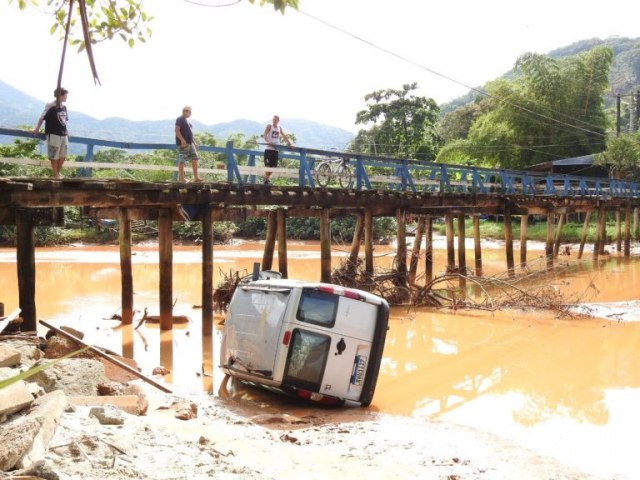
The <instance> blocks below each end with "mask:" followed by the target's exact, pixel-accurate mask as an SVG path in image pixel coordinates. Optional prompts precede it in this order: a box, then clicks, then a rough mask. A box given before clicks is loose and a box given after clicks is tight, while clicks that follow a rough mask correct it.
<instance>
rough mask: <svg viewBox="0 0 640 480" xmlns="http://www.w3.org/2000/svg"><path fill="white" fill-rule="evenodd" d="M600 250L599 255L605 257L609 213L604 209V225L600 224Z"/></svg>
mask: <svg viewBox="0 0 640 480" xmlns="http://www.w3.org/2000/svg"><path fill="white" fill-rule="evenodd" d="M600 229H601V232H600V243H599V245H600V248H599V250H598V253H599V254H600V255H604V251H605V250H604V247H605V245H606V244H607V240H608V239H607V211H606V210H605V209H604V207H603V209H602V223H601V224H600Z"/></svg>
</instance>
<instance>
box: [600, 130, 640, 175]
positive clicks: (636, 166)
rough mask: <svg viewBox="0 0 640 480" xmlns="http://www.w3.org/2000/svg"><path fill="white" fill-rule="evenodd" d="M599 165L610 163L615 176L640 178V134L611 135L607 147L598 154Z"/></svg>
mask: <svg viewBox="0 0 640 480" xmlns="http://www.w3.org/2000/svg"><path fill="white" fill-rule="evenodd" d="M594 161H595V163H596V164H598V165H608V166H609V169H610V172H611V176H612V177H614V178H631V179H633V180H640V134H638V133H635V134H633V135H620V136H618V137H611V138H610V139H609V140H608V142H607V149H606V150H605V151H604V152H602V153H600V154H598V155H596V156H595V157H594Z"/></svg>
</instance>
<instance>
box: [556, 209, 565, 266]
mask: <svg viewBox="0 0 640 480" xmlns="http://www.w3.org/2000/svg"><path fill="white" fill-rule="evenodd" d="M566 220H567V214H566V213H561V214H560V217H559V219H558V228H557V229H556V238H555V242H554V243H553V259H554V260H555V259H557V258H558V253H560V242H561V241H562V230H564V224H565V222H566Z"/></svg>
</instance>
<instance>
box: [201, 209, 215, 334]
mask: <svg viewBox="0 0 640 480" xmlns="http://www.w3.org/2000/svg"><path fill="white" fill-rule="evenodd" d="M212 213H213V212H212V210H211V207H210V206H205V207H204V208H203V209H202V335H203V337H206V336H210V335H211V334H212V332H213V220H212Z"/></svg>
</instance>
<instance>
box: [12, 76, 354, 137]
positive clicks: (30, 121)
mask: <svg viewBox="0 0 640 480" xmlns="http://www.w3.org/2000/svg"><path fill="white" fill-rule="evenodd" d="M45 103H46V102H45V101H44V100H39V99H37V98H34V97H31V96H29V95H26V94H24V93H22V92H20V91H19V90H17V89H16V88H14V87H12V86H10V85H8V84H7V83H5V82H3V81H1V80H0V127H5V128H17V127H18V126H24V125H34V124H35V121H36V120H37V119H38V117H39V116H40V114H41V113H42V108H43V107H44V105H45ZM69 116H70V117H71V119H72V122H73V132H72V133H73V135H75V136H78V137H89V138H96V139H100V140H119V141H130V142H135V143H173V142H174V141H175V137H174V135H173V126H174V122H175V118H169V119H166V120H145V121H133V120H127V119H125V118H118V117H111V118H105V119H104V120H98V119H96V118H93V117H90V116H89V115H85V114H84V113H80V112H74V111H69ZM264 125H265V124H264V123H260V122H256V121H253V120H244V119H240V120H233V121H231V122H225V123H217V124H214V125H206V124H204V123H201V122H198V121H194V122H193V128H194V130H195V131H196V132H207V133H211V134H213V135H214V136H215V137H216V138H217V139H218V140H220V141H225V140H226V139H227V138H228V137H229V135H232V134H236V133H242V134H244V135H245V137H247V138H248V137H251V136H252V135H258V136H260V135H262V132H263V131H264ZM286 128H287V133H293V134H294V135H295V137H296V144H297V145H300V146H305V147H307V148H318V149H323V150H330V149H331V148H337V149H338V150H344V148H345V147H346V145H347V144H348V143H350V142H351V140H352V139H353V137H354V134H353V133H351V132H349V131H348V130H344V129H342V128H337V127H332V126H329V125H324V124H321V123H318V122H313V121H311V120H304V119H287V126H286ZM122 132H126V138H123V133H122ZM6 141H8V140H7V139H6V138H5V139H3V138H2V137H0V143H6Z"/></svg>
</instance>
